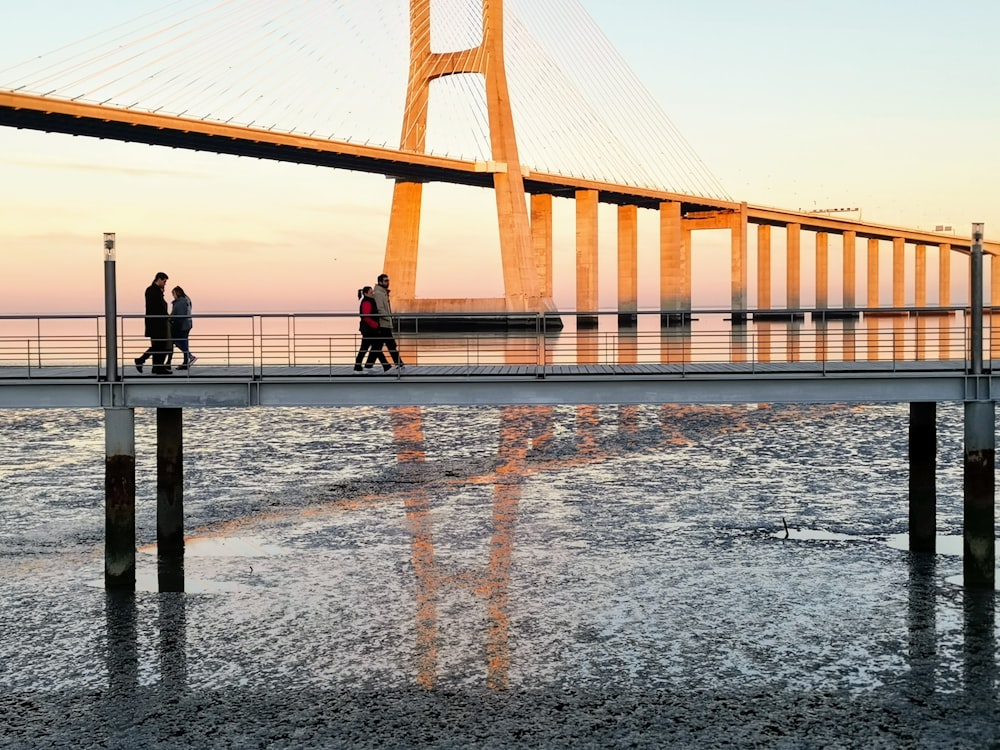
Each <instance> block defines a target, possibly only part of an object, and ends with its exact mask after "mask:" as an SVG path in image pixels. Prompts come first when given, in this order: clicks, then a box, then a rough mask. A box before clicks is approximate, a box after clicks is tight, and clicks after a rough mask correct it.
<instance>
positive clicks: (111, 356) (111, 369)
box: [104, 232, 118, 383]
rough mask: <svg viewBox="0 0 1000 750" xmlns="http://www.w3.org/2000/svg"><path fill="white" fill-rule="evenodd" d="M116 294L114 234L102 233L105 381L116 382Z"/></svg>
mask: <svg viewBox="0 0 1000 750" xmlns="http://www.w3.org/2000/svg"><path fill="white" fill-rule="evenodd" d="M117 327H118V292H117V289H116V287H115V233H114V232H105V233H104V338H105V349H104V350H105V361H104V368H105V373H106V379H107V381H108V382H109V383H114V382H115V381H117V380H118V330H117Z"/></svg>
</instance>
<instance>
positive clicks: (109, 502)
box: [104, 407, 135, 591]
mask: <svg viewBox="0 0 1000 750" xmlns="http://www.w3.org/2000/svg"><path fill="white" fill-rule="evenodd" d="M104 586H105V588H107V589H116V590H120V591H121V590H123V591H135V410H134V409H126V408H121V407H115V408H109V409H105V410H104Z"/></svg>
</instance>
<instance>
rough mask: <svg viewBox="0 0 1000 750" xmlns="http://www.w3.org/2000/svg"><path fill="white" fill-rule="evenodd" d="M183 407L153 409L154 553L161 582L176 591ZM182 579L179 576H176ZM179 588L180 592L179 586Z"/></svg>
mask: <svg viewBox="0 0 1000 750" xmlns="http://www.w3.org/2000/svg"><path fill="white" fill-rule="evenodd" d="M183 414H184V410H183V409H166V408H159V409H157V410H156V553H157V557H158V558H159V568H160V572H161V576H160V578H161V587H160V588H161V590H162V589H163V584H166V585H168V586H169V588H170V590H176V589H175V586H174V585H172V584H170V582H171V581H173V582H174V584H176V580H177V578H178V575H177V571H179V570H180V571H182V570H183V560H184V425H183ZM180 578H181V580H183V576H182V575H181V576H180ZM180 590H182V591H183V588H181V589H180Z"/></svg>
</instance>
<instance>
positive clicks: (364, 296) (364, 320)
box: [354, 286, 389, 372]
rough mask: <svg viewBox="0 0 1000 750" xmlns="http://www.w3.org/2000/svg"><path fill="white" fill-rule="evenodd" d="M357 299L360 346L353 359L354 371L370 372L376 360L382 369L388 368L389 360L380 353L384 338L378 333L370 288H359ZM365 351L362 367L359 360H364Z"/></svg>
mask: <svg viewBox="0 0 1000 750" xmlns="http://www.w3.org/2000/svg"><path fill="white" fill-rule="evenodd" d="M358 299H360V300H361V303H360V304H359V305H358V313H359V314H360V315H361V322H360V323H359V324H358V330H360V331H361V348H360V349H358V356H357V357H355V359H354V371H355V372H371V371H372V368H373V366H374V365H375V362H376V361H379V362H381V363H382V369H383V370H388V369H389V360H387V359H386V358H385V354H383V353H382V347H383V346H385V339H384V338H382V337H381V336H380V335H379V327H378V308H377V307H376V306H375V297H374V296H372V288H371V287H370V286H366V287H365V288H364V289H359V290H358ZM366 352H367V353H368V361H367V362H365V366H364V369H362V367H361V362H362V361H363V360H364V358H365V353H366Z"/></svg>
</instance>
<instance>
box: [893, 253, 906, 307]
mask: <svg viewBox="0 0 1000 750" xmlns="http://www.w3.org/2000/svg"><path fill="white" fill-rule="evenodd" d="M905 304H906V241H905V240H904V239H903V238H902V237H893V238H892V306H893V307H896V308H899V307H903V306H904V305H905Z"/></svg>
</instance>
